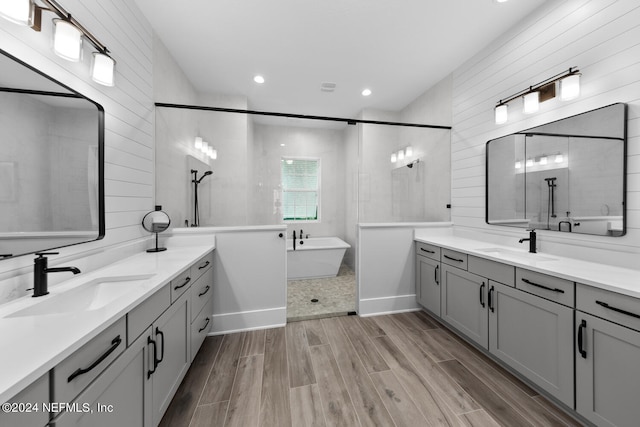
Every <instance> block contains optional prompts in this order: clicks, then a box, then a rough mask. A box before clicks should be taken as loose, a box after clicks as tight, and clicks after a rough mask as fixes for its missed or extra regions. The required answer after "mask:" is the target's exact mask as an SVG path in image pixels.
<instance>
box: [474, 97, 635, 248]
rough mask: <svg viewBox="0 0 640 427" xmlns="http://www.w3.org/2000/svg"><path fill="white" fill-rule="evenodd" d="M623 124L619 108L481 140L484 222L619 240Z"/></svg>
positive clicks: (622, 222) (623, 225) (623, 221)
mask: <svg viewBox="0 0 640 427" xmlns="http://www.w3.org/2000/svg"><path fill="white" fill-rule="evenodd" d="M626 124H627V106H626V104H622V103H618V104H613V105H609V106H607V107H603V108H599V109H596V110H592V111H588V112H586V113H582V114H579V115H576V116H572V117H567V118H565V119H562V120H558V121H555V122H552V123H547V124H545V125H542V126H538V127H535V128H532V129H528V130H525V131H522V132H517V133H514V134H511V135H506V136H503V137H502V138H497V139H493V140H491V141H489V142H487V151H486V168H487V169H486V179H487V183H486V184H487V186H486V189H487V192H486V221H487V223H488V224H493V225H504V226H512V227H525V228H536V229H542V230H554V231H561V232H571V233H582V234H595V235H602V236H622V235H624V234H625V232H626V218H625V189H626V161H625V158H626V143H627V125H626Z"/></svg>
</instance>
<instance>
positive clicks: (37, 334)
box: [0, 242, 215, 403]
mask: <svg viewBox="0 0 640 427" xmlns="http://www.w3.org/2000/svg"><path fill="white" fill-rule="evenodd" d="M213 249H215V245H214V244H202V243H201V242H200V243H198V245H197V246H186V245H185V246H174V247H169V248H168V250H167V251H165V252H158V253H146V252H143V253H140V254H137V255H135V256H133V257H130V258H127V259H125V260H122V261H118V262H115V263H113V264H110V265H108V266H106V267H104V268H101V269H98V270H95V271H92V272H89V273H83V274H79V275H77V276H73V278H71V279H69V280H68V281H65V282H63V283H61V284H59V285H56V286H53V287H50V289H49V291H50V294H49V295H46V296H42V297H39V298H31V297H30V296H27V297H23V298H19V299H16V300H13V301H11V302H9V303H7V304H4V305H2V306H0V337H1V339H2V351H0V403H4V402H5V401H7V400H8V399H10V398H11V397H13V396H14V395H16V394H17V393H19V392H20V391H21V390H22V389H24V388H25V387H26V386H28V385H29V384H31V383H32V382H33V381H35V380H36V379H38V378H39V377H40V376H42V375H43V374H45V373H46V372H47V371H49V370H50V369H51V368H53V367H55V366H56V365H57V364H58V363H59V362H61V361H62V360H64V359H65V358H66V357H67V356H69V355H71V354H72V353H73V352H74V351H76V350H77V349H79V348H80V347H82V346H83V345H84V344H86V343H87V342H89V341H90V340H91V339H92V338H94V337H95V336H97V335H98V334H99V333H100V332H102V331H103V330H105V329H106V328H107V327H109V326H110V325H112V324H113V323H115V322H116V321H117V320H118V319H120V318H122V316H124V315H125V314H126V313H127V312H129V311H130V310H131V309H133V308H134V307H136V306H137V305H138V304H140V303H141V302H143V301H144V300H145V299H146V298H148V297H149V296H151V295H152V294H153V293H154V292H156V291H157V290H159V289H160V288H162V286H164V285H165V284H167V283H168V282H169V281H170V280H172V279H174V278H175V277H176V276H177V275H178V274H179V273H180V272H182V271H184V269H186V268H187V267H189V266H190V265H191V264H193V263H194V262H195V261H197V260H198V259H199V258H201V257H203V256H204V255H206V254H207V253H209V252H210V251H211V250H213ZM145 274H149V275H152V276H151V277H150V278H147V279H145V280H142V281H140V280H137V281H135V283H133V282H132V283H133V284H132V286H135V287H136V288H135V289H133V290H132V291H129V292H127V293H126V294H124V295H123V296H121V297H119V298H117V299H115V300H114V301H112V302H110V303H109V304H108V305H106V306H104V307H102V308H99V309H96V310H89V311H79V312H73V313H60V314H48V315H38V316H23V317H10V318H6V317H5V316H7V315H10V314H11V313H14V312H16V311H19V310H22V309H24V308H26V307H29V306H32V305H34V304H38V303H39V302H41V301H44V299H46V298H51V297H53V296H55V295H58V294H60V293H63V292H65V291H69V290H71V289H74V288H77V287H80V286H82V285H83V284H85V283H87V282H90V281H92V280H94V279H99V278H103V277H116V276H132V277H133V276H140V275H145Z"/></svg>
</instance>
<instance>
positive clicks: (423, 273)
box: [416, 243, 440, 317]
mask: <svg viewBox="0 0 640 427" xmlns="http://www.w3.org/2000/svg"><path fill="white" fill-rule="evenodd" d="M416 298H417V300H418V304H420V305H421V306H423V307H424V308H426V309H427V310H429V311H430V312H431V313H432V314H434V315H436V316H438V317H439V316H440V248H438V247H435V246H431V245H427V244H425V243H418V244H417V245H416Z"/></svg>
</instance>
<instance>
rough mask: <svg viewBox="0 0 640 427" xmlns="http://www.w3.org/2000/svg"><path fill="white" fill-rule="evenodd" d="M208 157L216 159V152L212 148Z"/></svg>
mask: <svg viewBox="0 0 640 427" xmlns="http://www.w3.org/2000/svg"><path fill="white" fill-rule="evenodd" d="M209 157H211V158H212V159H213V160H215V159H217V158H218V150H214V149H213V148H212V149H211V150H210V151H209Z"/></svg>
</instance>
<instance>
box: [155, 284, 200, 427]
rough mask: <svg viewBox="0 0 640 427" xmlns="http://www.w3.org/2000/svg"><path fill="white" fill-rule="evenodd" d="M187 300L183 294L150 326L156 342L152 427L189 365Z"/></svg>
mask: <svg viewBox="0 0 640 427" xmlns="http://www.w3.org/2000/svg"><path fill="white" fill-rule="evenodd" d="M188 301H189V293H185V294H183V295H182V296H181V297H180V298H179V299H178V300H177V301H176V302H175V303H173V304H172V305H171V307H169V309H168V310H167V311H165V312H164V313H163V314H162V316H160V317H159V318H158V320H156V321H155V322H154V323H153V325H152V331H151V333H152V336H153V340H155V342H156V343H157V344H156V345H157V353H156V355H155V360H156V361H155V363H154V365H155V372H154V373H153V375H151V380H152V387H153V391H152V394H153V405H152V408H153V425H154V426H156V425H158V423H159V422H160V420H161V419H162V416H163V415H164V412H165V411H166V409H167V407H168V406H169V403H171V399H172V398H173V395H174V394H175V392H176V390H177V389H178V386H179V385H180V381H182V379H183V378H184V375H185V374H186V372H187V370H188V369H189V364H190V363H191V359H190V358H189V352H190V340H189V332H190V327H191V322H190V316H189V310H188Z"/></svg>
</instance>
